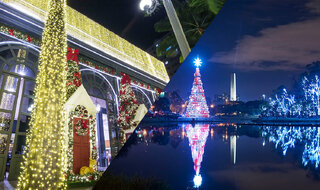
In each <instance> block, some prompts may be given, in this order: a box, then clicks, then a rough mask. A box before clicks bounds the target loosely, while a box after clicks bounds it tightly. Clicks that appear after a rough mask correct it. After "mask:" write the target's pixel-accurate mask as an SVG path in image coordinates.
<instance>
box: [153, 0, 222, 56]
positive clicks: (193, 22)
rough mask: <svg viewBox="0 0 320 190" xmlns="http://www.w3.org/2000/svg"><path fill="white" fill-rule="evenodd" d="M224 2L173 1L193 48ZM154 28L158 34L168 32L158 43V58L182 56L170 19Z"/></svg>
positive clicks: (202, 0)
mask: <svg viewBox="0 0 320 190" xmlns="http://www.w3.org/2000/svg"><path fill="white" fill-rule="evenodd" d="M224 2H225V0H187V1H184V2H181V1H178V0H173V3H174V6H175V9H176V12H177V15H178V17H179V19H180V22H181V25H182V28H183V30H184V33H185V35H186V38H187V40H188V42H189V45H190V47H191V48H192V47H194V46H195V44H196V43H197V42H198V40H199V39H200V37H201V36H202V34H203V33H204V31H205V30H206V29H207V27H208V26H209V25H210V23H211V21H212V20H213V18H214V17H215V16H216V14H217V13H218V12H219V10H220V9H221V7H222V6H223V4H224ZM154 28H155V31H156V32H167V35H166V36H165V37H163V38H162V39H161V40H160V41H159V42H158V43H157V47H156V52H157V56H158V57H162V56H165V57H167V58H172V57H176V56H177V55H180V50H179V46H178V43H177V41H176V38H175V36H174V33H173V30H172V27H171V25H170V22H169V19H168V18H166V19H163V20H160V21H159V22H157V23H156V24H155V25H154ZM180 60H181V59H180Z"/></svg>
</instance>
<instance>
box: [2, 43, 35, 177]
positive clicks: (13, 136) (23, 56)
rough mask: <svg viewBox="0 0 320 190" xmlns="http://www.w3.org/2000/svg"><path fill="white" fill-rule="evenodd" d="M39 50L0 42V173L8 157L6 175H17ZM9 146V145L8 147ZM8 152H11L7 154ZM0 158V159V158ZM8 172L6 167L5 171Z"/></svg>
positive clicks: (30, 107)
mask: <svg viewBox="0 0 320 190" xmlns="http://www.w3.org/2000/svg"><path fill="white" fill-rule="evenodd" d="M38 56H39V50H38V49H36V48H33V47H29V46H26V45H25V44H23V43H20V42H1V43H0V147H2V149H3V150H0V160H4V161H3V163H0V175H1V176H3V175H2V174H4V172H5V170H6V168H3V167H1V165H2V166H5V165H6V164H7V162H8V163H9V159H11V160H10V169H9V170H10V171H9V178H10V179H13V180H15V179H17V177H18V176H16V175H17V174H18V169H19V167H16V166H19V165H20V162H21V160H22V155H21V154H22V153H23V150H24V148H25V143H26V142H25V141H26V131H27V130H28V128H29V122H30V117H31V110H32V107H33V99H34V88H35V77H36V73H37V67H38ZM9 147H12V148H9ZM8 155H11V156H10V158H9V156H8ZM1 158H2V159H1ZM7 172H8V171H7Z"/></svg>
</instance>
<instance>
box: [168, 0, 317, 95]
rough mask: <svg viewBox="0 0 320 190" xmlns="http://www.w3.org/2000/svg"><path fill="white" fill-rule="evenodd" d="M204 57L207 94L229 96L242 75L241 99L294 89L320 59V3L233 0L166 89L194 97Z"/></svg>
mask: <svg viewBox="0 0 320 190" xmlns="http://www.w3.org/2000/svg"><path fill="white" fill-rule="evenodd" d="M197 56H199V57H200V58H201V59H202V60H203V62H204V64H203V65H202V67H201V68H200V72H201V74H202V81H203V83H204V90H205V95H206V96H209V97H211V98H213V96H214V94H221V93H223V92H226V93H228V94H229V92H230V91H229V89H230V74H231V73H232V72H236V73H237V93H238V95H240V100H242V101H248V100H255V99H260V97H261V96H262V94H266V95H267V96H268V95H270V94H271V93H272V90H274V89H276V88H277V87H279V86H280V85H282V84H283V85H285V86H286V87H287V88H288V89H289V90H290V88H292V85H293V83H294V79H298V77H299V75H300V74H301V73H302V72H304V71H305V66H306V65H308V64H311V63H312V62H313V61H317V60H320V0H281V1H279V0H267V1H266V0H228V1H227V3H226V4H225V5H224V7H223V8H222V9H221V11H220V13H219V14H218V16H216V17H215V19H214V20H213V22H212V23H211V25H210V27H209V28H208V29H207V31H206V32H205V34H204V35H203V36H202V38H201V39H200V41H199V42H198V44H197V45H196V46H195V47H194V48H193V50H192V52H191V54H190V55H189V56H188V58H187V59H186V60H185V62H184V63H183V64H182V66H181V67H180V68H179V70H178V71H177V73H176V74H175V75H174V76H173V78H172V79H171V81H170V83H169V84H168V86H167V87H166V89H165V91H173V90H179V91H180V94H181V96H182V97H183V98H187V97H188V96H189V94H190V90H191V87H192V81H193V73H194V71H195V67H194V66H193V65H194V64H193V63H192V61H193V59H194V58H195V57H197Z"/></svg>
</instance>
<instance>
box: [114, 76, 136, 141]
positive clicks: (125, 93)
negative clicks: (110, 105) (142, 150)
mask: <svg viewBox="0 0 320 190" xmlns="http://www.w3.org/2000/svg"><path fill="white" fill-rule="evenodd" d="M121 76H122V77H121V81H120V82H121V89H120V96H119V116H118V124H119V127H120V129H121V130H122V131H121V132H122V133H124V130H127V129H131V128H132V127H136V125H137V124H136V123H135V122H134V121H133V119H134V117H135V115H136V111H137V109H138V107H139V105H138V104H139V103H138V100H137V98H136V96H135V94H134V92H133V90H132V88H131V86H130V85H131V79H130V77H129V75H126V74H124V73H121ZM122 135H123V136H122V137H123V138H124V134H122ZM122 140H124V139H122ZM123 142H124V141H123Z"/></svg>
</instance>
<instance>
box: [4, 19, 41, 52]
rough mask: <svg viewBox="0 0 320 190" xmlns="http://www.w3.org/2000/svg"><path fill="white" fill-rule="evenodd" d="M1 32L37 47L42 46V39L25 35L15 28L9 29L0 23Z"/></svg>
mask: <svg viewBox="0 0 320 190" xmlns="http://www.w3.org/2000/svg"><path fill="white" fill-rule="evenodd" d="M0 31H1V32H3V33H7V34H9V35H10V36H14V37H16V38H18V39H20V40H23V41H26V42H28V43H32V44H34V45H36V46H39V47H40V46H41V39H40V38H36V37H34V36H31V35H28V34H25V33H23V32H22V31H21V30H19V29H16V28H13V27H11V26H10V27H9V26H7V25H4V24H3V23H0Z"/></svg>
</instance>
